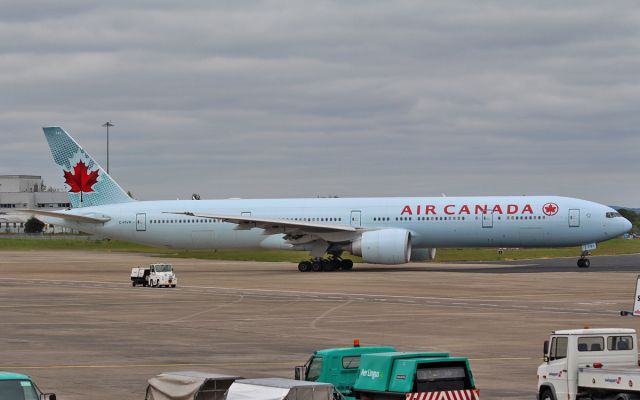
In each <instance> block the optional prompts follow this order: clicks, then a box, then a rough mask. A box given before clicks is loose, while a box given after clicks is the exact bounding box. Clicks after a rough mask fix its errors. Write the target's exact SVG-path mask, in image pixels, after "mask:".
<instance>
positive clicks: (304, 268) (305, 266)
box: [298, 261, 311, 272]
mask: <svg viewBox="0 0 640 400" xmlns="http://www.w3.org/2000/svg"><path fill="white" fill-rule="evenodd" d="M310 269H311V264H310V263H309V261H300V262H299V263H298V271H300V272H309V270H310Z"/></svg>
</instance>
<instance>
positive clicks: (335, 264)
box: [324, 258, 340, 272]
mask: <svg viewBox="0 0 640 400" xmlns="http://www.w3.org/2000/svg"><path fill="white" fill-rule="evenodd" d="M338 268H340V260H338V259H335V258H334V259H329V260H325V261H324V270H325V271H329V272H331V271H335V270H337V269H338Z"/></svg>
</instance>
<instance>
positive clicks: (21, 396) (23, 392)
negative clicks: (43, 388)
mask: <svg viewBox="0 0 640 400" xmlns="http://www.w3.org/2000/svg"><path fill="white" fill-rule="evenodd" d="M39 398H40V396H39V394H38V392H37V391H36V388H35V387H34V386H33V384H32V383H31V382H30V381H25V380H15V381H0V399H2V400H38V399H39Z"/></svg>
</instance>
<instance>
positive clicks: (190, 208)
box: [28, 127, 631, 272]
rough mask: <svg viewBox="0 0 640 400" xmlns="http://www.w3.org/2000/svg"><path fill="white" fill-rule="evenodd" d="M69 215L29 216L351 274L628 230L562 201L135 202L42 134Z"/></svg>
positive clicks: (588, 243)
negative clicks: (267, 252)
mask: <svg viewBox="0 0 640 400" xmlns="http://www.w3.org/2000/svg"><path fill="white" fill-rule="evenodd" d="M44 134H45V136H46V138H47V141H48V142H49V146H50V147H51V153H52V154H53V159H54V161H55V163H56V164H57V165H58V167H59V168H60V174H61V178H64V181H65V187H66V189H67V191H68V195H69V199H70V202H71V205H72V208H71V209H69V210H63V211H44V210H28V212H30V213H32V214H34V215H37V216H39V217H41V218H42V219H44V220H45V221H47V222H49V223H51V224H58V225H62V226H67V227H70V228H73V229H77V230H80V231H83V232H88V233H92V234H96V235H100V236H103V237H108V238H113V239H120V240H126V241H131V242H136V243H143V244H148V245H154V246H162V247H170V248H180V249H222V248H265V249H291V250H303V251H309V252H310V254H311V258H310V259H309V260H308V261H306V260H305V261H302V262H300V263H299V264H298V269H299V270H300V271H302V272H306V271H322V270H325V271H326V270H335V269H345V270H346V269H351V268H352V267H353V263H352V262H351V261H350V260H347V259H342V258H341V255H342V254H343V253H344V252H349V253H351V254H354V255H357V256H361V257H362V259H363V260H364V261H365V262H368V263H373V264H403V263H408V262H410V261H424V260H430V259H433V258H434V257H435V249H436V248H438V247H440V248H442V247H456V248H459V247H552V246H553V247H558V246H580V245H581V246H582V254H581V256H580V259H579V260H578V266H579V267H588V266H589V259H588V258H587V256H588V254H589V251H591V250H593V249H595V247H596V243H598V242H602V241H605V240H608V239H611V238H614V237H617V236H619V235H621V234H623V233H624V232H627V231H629V230H630V229H631V223H630V222H629V221H627V220H626V219H625V218H624V217H622V216H621V215H620V214H619V213H618V212H617V211H616V210H614V209H612V208H610V207H607V206H605V205H602V204H598V203H594V202H591V201H587V200H580V199H574V198H568V197H558V196H483V197H390V198H310V199H253V200H244V199H230V200H161V201H135V200H133V199H131V198H130V197H129V196H128V195H127V193H125V191H124V190H122V188H121V187H120V186H119V185H118V184H117V183H116V182H115V181H114V180H113V179H112V178H111V176H109V175H108V174H107V173H106V172H105V171H104V170H103V169H102V168H101V167H100V166H99V165H98V163H96V161H95V160H94V159H93V158H92V157H91V156H89V154H87V153H86V152H85V151H84V150H83V149H82V148H81V147H80V146H79V145H78V144H77V143H76V141H75V140H73V138H71V137H70V136H69V135H68V134H67V132H65V131H64V130H63V129H62V128H60V127H47V128H44Z"/></svg>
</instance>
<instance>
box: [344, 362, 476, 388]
mask: <svg viewBox="0 0 640 400" xmlns="http://www.w3.org/2000/svg"><path fill="white" fill-rule="evenodd" d="M353 392H354V394H355V397H356V398H358V399H360V400H405V399H410V398H411V399H413V398H416V399H422V398H434V399H435V398H438V399H441V398H447V399H448V398H455V399H458V398H460V399H478V398H479V393H478V391H477V390H476V387H475V382H474V380H473V375H472V373H471V368H470V367H469V360H468V359H467V358H464V357H451V356H450V355H449V354H448V353H433V352H428V353H423V352H390V353H378V354H367V355H364V356H363V357H362V360H361V362H360V372H359V374H358V379H357V380H356V383H355V384H354V386H353ZM442 392H448V393H447V394H446V395H444V394H442ZM443 396H444V397H443Z"/></svg>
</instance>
